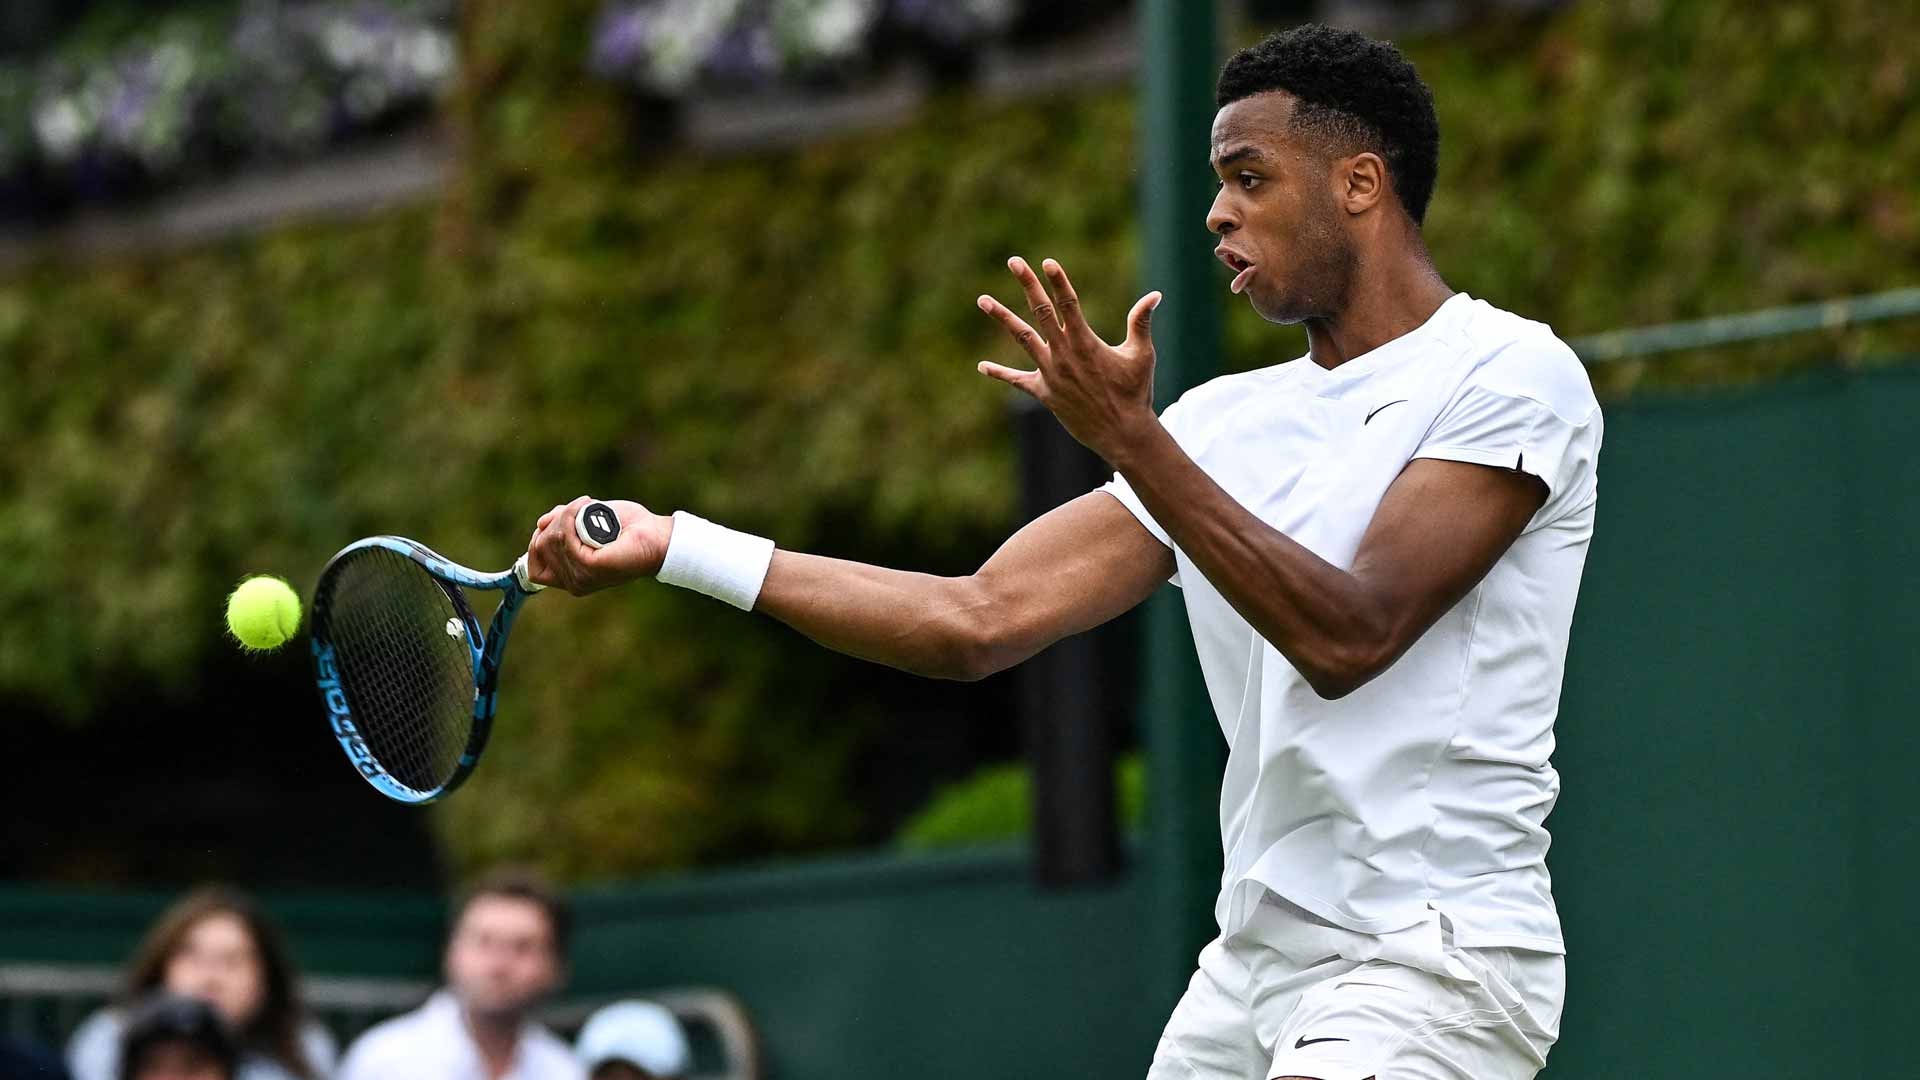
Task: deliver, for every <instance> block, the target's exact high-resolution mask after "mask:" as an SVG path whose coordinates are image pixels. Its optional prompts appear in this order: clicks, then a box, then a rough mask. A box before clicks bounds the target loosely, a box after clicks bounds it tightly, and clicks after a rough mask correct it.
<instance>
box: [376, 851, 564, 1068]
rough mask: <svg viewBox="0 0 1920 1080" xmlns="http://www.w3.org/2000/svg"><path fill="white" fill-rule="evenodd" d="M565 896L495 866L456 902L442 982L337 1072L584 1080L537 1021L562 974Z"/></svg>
mask: <svg viewBox="0 0 1920 1080" xmlns="http://www.w3.org/2000/svg"><path fill="white" fill-rule="evenodd" d="M567 932H568V914H567V909H566V905H565V904H564V903H563V902H562V901H561V899H560V897H559V895H558V894H556V893H555V892H553V890H552V889H550V888H549V887H548V886H547V885H546V884H545V883H544V882H542V881H541V880H540V879H538V878H536V877H533V876H531V875H528V874H524V873H519V872H515V871H507V872H502V873H496V874H494V875H492V876H489V877H488V878H486V879H485V880H483V881H482V882H481V883H480V884H478V885H476V886H475V887H474V888H473V889H472V890H471V891H469V892H468V893H467V894H466V895H465V896H464V897H463V898H462V899H461V901H460V902H459V904H458V905H457V906H456V907H455V908H454V912H453V929H452V932H451V933H450V934H449V935H448V938H447V954H446V976H447V985H446V988H445V989H443V990H441V991H440V992H439V993H436V994H434V995H433V997H431V998H429V999H427V1003H426V1004H425V1005H422V1006H421V1007H420V1008H419V1009H416V1010H415V1011H413V1012H410V1013H407V1014H406V1015H405V1016H399V1017H395V1018H394V1019H392V1020H389V1021H387V1022H386V1023H384V1024H380V1025H378V1026H377V1027H375V1028H373V1030H371V1031H369V1032H367V1033H366V1034H365V1035H363V1036H361V1037H360V1041H359V1042H356V1043H354V1045H353V1049H352V1050H350V1051H348V1053H347V1058H346V1062H345V1063H344V1064H343V1065H342V1066H341V1068H340V1076H339V1080H419V1078H426V1077H431V1078H433V1080H582V1078H583V1077H584V1076H585V1074H584V1073H583V1072H582V1071H581V1069H580V1066H579V1064H578V1063H576V1062H575V1061H574V1060H573V1054H572V1053H571V1052H570V1051H569V1050H568V1049H567V1044H566V1043H564V1042H561V1041H560V1040H559V1039H558V1038H557V1037H555V1036H554V1034H553V1033H552V1032H550V1031H548V1030H547V1029H546V1028H543V1027H541V1026H540V1025H539V1024H537V1023H535V1022H534V1020H533V1010H534V1008H535V1007H536V1006H538V1005H539V1004H540V1003H541V1002H542V1001H543V1000H545V999H546V998H547V996H548V995H550V994H552V993H553V992H554V991H555V990H557V989H559V987H560V984H561V982H562V981H563V980H564V978H565V976H566V955H567Z"/></svg>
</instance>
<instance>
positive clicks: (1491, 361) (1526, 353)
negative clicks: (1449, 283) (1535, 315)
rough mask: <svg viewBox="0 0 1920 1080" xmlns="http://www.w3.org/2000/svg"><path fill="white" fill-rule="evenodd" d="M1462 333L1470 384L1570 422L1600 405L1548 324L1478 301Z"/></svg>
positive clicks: (1582, 370) (1567, 348)
mask: <svg viewBox="0 0 1920 1080" xmlns="http://www.w3.org/2000/svg"><path fill="white" fill-rule="evenodd" d="M1460 333H1461V334H1462V335H1463V336H1464V337H1465V338H1466V339H1467V340H1468V342H1469V343H1470V344H1471V355H1472V358H1473V369H1472V371H1471V372H1470V373H1469V374H1468V375H1467V384H1468V385H1470V386H1476V387H1479V388H1481V389H1483V390H1486V391H1489V392H1491V393H1495V394H1499V395H1501V396H1503V397H1516V398H1528V399H1531V400H1534V401H1538V402H1540V403H1541V404H1542V405H1545V406H1547V407H1548V408H1551V409H1552V410H1553V411H1554V412H1556V413H1558V414H1559V415H1561V416H1562V417H1565V418H1567V419H1569V420H1578V419H1580V418H1582V417H1585V416H1589V415H1591V414H1592V413H1593V412H1594V411H1595V410H1597V409H1598V408H1599V407H1600V403H1599V399H1598V398H1597V397H1595V396H1594V393H1593V381H1592V380H1591V379H1589V378H1588V377H1587V368H1586V365H1584V364H1582V363H1581V362H1580V357H1579V356H1578V355H1577V354H1576V353H1575V352H1574V351H1573V349H1572V348H1571V347H1570V346H1568V345H1567V343H1566V342H1564V341H1562V340H1560V337H1559V335H1557V334H1555V333H1554V332H1553V327H1551V326H1548V325H1547V324H1546V323H1543V322H1536V321H1534V320H1533V319H1528V318H1525V317H1523V316H1520V315H1516V314H1514V313H1513V312H1511V311H1506V310H1503V309H1501V308H1497V307H1495V306H1493V305H1492V304H1489V303H1487V302H1486V301H1485V300H1474V301H1472V308H1471V310H1470V311H1469V313H1468V317H1467V318H1466V319H1464V320H1462V321H1461V324H1460Z"/></svg>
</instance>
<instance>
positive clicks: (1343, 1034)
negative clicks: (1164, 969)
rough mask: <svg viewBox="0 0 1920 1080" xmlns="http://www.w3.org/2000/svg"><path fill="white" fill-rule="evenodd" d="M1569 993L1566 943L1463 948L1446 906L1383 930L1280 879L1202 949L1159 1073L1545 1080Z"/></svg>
mask: <svg viewBox="0 0 1920 1080" xmlns="http://www.w3.org/2000/svg"><path fill="white" fill-rule="evenodd" d="M1423 934H1424V935H1425V936H1426V940H1424V941H1422V940H1421V935H1423ZM1565 993H1566V964H1565V958H1564V957H1561V956H1559V955H1556V954H1554V953H1544V952H1535V951H1532V950H1526V949H1462V948H1457V947H1455V946H1454V945H1453V943H1452V929H1451V926H1450V924H1448V923H1447V922H1446V919H1445V918H1444V916H1440V915H1439V914H1438V913H1437V912H1436V913H1434V918H1433V921H1432V923H1431V925H1430V926H1427V927H1425V928H1422V927H1415V928H1413V929H1412V930H1411V931H1409V932H1406V933H1400V934H1394V935H1389V936H1388V937H1385V938H1381V937H1372V936H1369V935H1365V934H1358V933H1355V932H1353V931H1350V930H1346V929H1343V928H1341V927H1337V926H1334V925H1333V924H1331V923H1328V922H1326V921H1325V920H1322V919H1320V918H1319V917H1318V916H1315V915H1313V914H1312V913H1310V912H1308V911H1305V910H1304V909H1302V908H1299V907H1296V906H1295V905H1293V904H1290V903H1288V902H1287V901H1285V900H1282V899H1280V898H1278V897H1275V896H1273V895H1272V894H1270V893H1269V894H1267V895H1266V897H1265V898H1264V899H1263V900H1262V901H1261V902H1260V904H1259V905H1258V906H1257V908H1256V910H1255V913H1254V915H1253V916H1252V918H1251V919H1250V921H1249V923H1248V925H1247V927H1246V928H1245V929H1243V930H1241V931H1239V932H1237V933H1235V934H1234V935H1233V936H1232V937H1230V938H1226V939H1224V940H1222V939H1216V940H1215V941H1214V942H1213V943H1212V944H1210V945H1208V946H1207V947H1206V949H1204V950H1203V951H1202V952H1201V953H1200V969H1199V970H1198V971H1196V972H1194V975H1193V980H1192V982H1190V983H1189V984H1188V985H1187V992H1186V994H1185V995H1184V996H1183V997H1181V999H1180V1004H1179V1005H1177V1006H1176V1007H1175V1008H1174V1010H1173V1017H1172V1019H1170V1020H1168V1021H1167V1028H1166V1032H1165V1033H1164V1034H1162V1035H1161V1037H1160V1045H1159V1047H1158V1048H1157V1049H1156V1050H1155V1051H1154V1055H1153V1066H1152V1068H1150V1069H1149V1070H1148V1072H1147V1080H1271V1078H1274V1077H1292V1076H1302V1077H1312V1078H1313V1080H1368V1078H1370V1077H1378V1078H1379V1080H1531V1078H1532V1077H1533V1075H1534V1074H1535V1073H1537V1072H1539V1071H1540V1069H1541V1067H1542V1066H1544V1065H1545V1064H1546V1063H1547V1050H1548V1049H1549V1048H1550V1047H1551V1046H1552V1045H1553V1043H1554V1040H1555V1039H1556V1038H1557V1037H1558V1036H1559V1032H1560V1008H1561V1004H1562V1002H1563V1000H1564V998H1565Z"/></svg>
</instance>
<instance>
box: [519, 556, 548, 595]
mask: <svg viewBox="0 0 1920 1080" xmlns="http://www.w3.org/2000/svg"><path fill="white" fill-rule="evenodd" d="M513 580H515V581H517V582H519V583H520V589H521V591H523V592H528V593H537V592H539V591H541V590H542V589H545V588H546V586H545V585H542V584H540V583H539V582H537V581H534V580H532V579H530V578H528V577H527V553H526V552H524V551H523V552H521V553H520V557H519V558H517V559H515V560H513Z"/></svg>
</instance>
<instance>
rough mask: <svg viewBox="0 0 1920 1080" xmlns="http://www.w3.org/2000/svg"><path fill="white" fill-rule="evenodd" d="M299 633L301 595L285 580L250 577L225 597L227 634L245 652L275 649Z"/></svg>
mask: <svg viewBox="0 0 1920 1080" xmlns="http://www.w3.org/2000/svg"><path fill="white" fill-rule="evenodd" d="M299 629H300V594H299V593H296V592H294V591H293V586H291V585H289V584H287V583H286V581H285V580H284V579H281V578H277V577H270V576H267V575H264V574H263V575H261V576H259V577H250V578H248V579H247V580H245V581H243V582H241V583H240V587H239V588H237V589H235V590H233V594H232V595H231V596H229V597H227V630H228V632H230V633H232V634H233V637H234V640H236V641H238V642H239V643H240V644H241V645H242V646H244V647H245V648H247V649H250V650H256V651H264V650H267V649H277V648H279V647H280V646H282V645H285V644H286V643H287V639H288V638H291V637H292V636H293V635H294V631H296V630H299Z"/></svg>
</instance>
